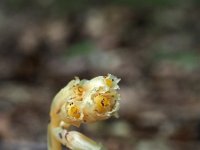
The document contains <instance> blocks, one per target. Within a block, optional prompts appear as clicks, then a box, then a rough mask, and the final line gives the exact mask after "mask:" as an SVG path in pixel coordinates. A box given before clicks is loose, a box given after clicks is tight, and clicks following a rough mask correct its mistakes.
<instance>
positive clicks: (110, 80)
mask: <svg viewBox="0 0 200 150" xmlns="http://www.w3.org/2000/svg"><path fill="white" fill-rule="evenodd" d="M119 81H120V79H118V78H117V77H115V76H113V75H111V74H108V75H107V76H98V77H95V78H93V79H91V80H85V79H84V80H80V79H79V78H77V77H76V78H75V79H74V80H72V81H71V82H69V84H68V85H67V86H66V87H64V88H63V89H62V90H61V94H59V96H60V98H61V99H62V100H63V99H64V101H65V103H64V104H63V105H62V107H61V111H60V113H59V115H60V117H61V118H62V120H63V121H64V122H68V123H70V124H72V125H75V126H79V125H80V124H81V123H90V122H95V121H98V120H104V119H107V118H109V117H111V116H113V115H115V116H117V111H118V109H119V100H120V95H119V94H118V92H117V90H118V89H119V86H118V83H119Z"/></svg>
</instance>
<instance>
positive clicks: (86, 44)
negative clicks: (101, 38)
mask: <svg viewBox="0 0 200 150" xmlns="http://www.w3.org/2000/svg"><path fill="white" fill-rule="evenodd" d="M92 50H94V45H93V43H92V42H90V41H80V42H78V43H75V44H74V45H72V46H70V47H69V48H68V49H67V53H66V55H67V57H75V56H86V55H89V54H90V53H91V52H92Z"/></svg>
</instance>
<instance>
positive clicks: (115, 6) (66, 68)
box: [0, 0, 200, 150]
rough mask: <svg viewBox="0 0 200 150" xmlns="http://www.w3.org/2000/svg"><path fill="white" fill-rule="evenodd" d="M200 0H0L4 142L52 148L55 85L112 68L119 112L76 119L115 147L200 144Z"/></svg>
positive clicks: (0, 132) (4, 146) (11, 147)
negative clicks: (50, 124)
mask: <svg viewBox="0 0 200 150" xmlns="http://www.w3.org/2000/svg"><path fill="white" fill-rule="evenodd" d="M199 18H200V1H199V0H140V1H137V0H110V1H108V0H101V1H95V0H93V1H88V0H1V1H0V149H1V150H46V149H47V148H46V127H47V124H48V120H49V108H50V104H51V101H52V99H53V97H54V95H55V94H56V93H57V92H58V91H59V90H60V89H61V88H62V87H63V86H65V85H66V84H67V83H68V82H69V81H70V80H71V79H73V78H74V76H79V77H80V78H81V79H82V78H86V79H90V78H92V77H95V76H98V75H106V74H107V73H112V74H114V75H116V76H117V77H120V78H121V79H122V80H121V82H120V87H121V90H120V94H121V99H122V100H121V109H120V118H119V119H114V118H113V119H110V120H107V121H104V122H100V123H96V124H92V125H83V126H81V127H80V129H78V130H79V131H81V132H82V133H84V134H86V135H88V136H89V137H91V138H93V139H95V140H96V141H99V142H101V143H103V144H104V145H106V146H107V148H108V150H197V149H200V19H199Z"/></svg>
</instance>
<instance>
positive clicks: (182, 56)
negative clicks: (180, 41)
mask: <svg viewBox="0 0 200 150" xmlns="http://www.w3.org/2000/svg"><path fill="white" fill-rule="evenodd" d="M152 60H153V62H155V63H159V62H161V61H169V62H172V63H174V64H176V65H179V66H181V67H184V68H185V69H189V70H193V69H196V68H199V66H200V54H199V53H197V52H194V51H191V52H189V51H183V52H171V51H170V52H167V51H162V50H161V51H156V52H154V54H153V57H152Z"/></svg>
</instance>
